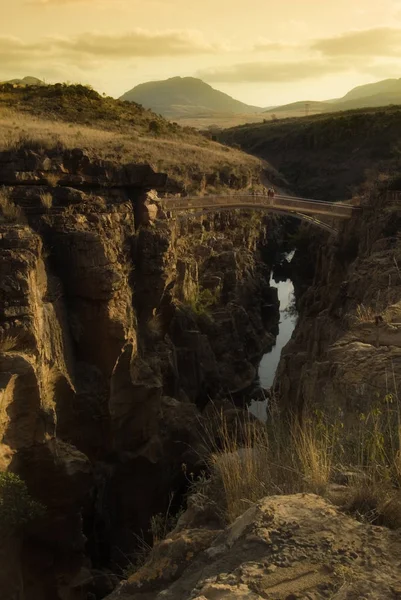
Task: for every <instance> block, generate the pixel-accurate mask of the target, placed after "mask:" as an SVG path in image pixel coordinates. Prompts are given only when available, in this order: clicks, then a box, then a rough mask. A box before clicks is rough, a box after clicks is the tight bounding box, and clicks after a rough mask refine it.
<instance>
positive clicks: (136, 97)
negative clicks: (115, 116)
mask: <svg viewBox="0 0 401 600" xmlns="http://www.w3.org/2000/svg"><path fill="white" fill-rule="evenodd" d="M120 100H128V101H129V102H137V103H138V104H142V106H144V107H145V108H150V109H151V110H153V111H154V112H156V113H159V114H161V115H163V116H164V117H167V118H170V119H172V118H179V117H189V116H191V117H195V116H196V117H202V116H209V115H210V116H211V115H224V114H239V113H248V114H252V113H258V112H262V111H263V109H262V108H259V107H257V106H250V105H249V104H244V103H243V102H240V101H239V100H235V99H234V98H231V96H229V95H228V94H225V93H224V92H220V91H218V90H215V89H214V88H212V86H210V85H208V84H207V83H205V82H204V81H202V80H201V79H196V78H195V77H172V78H171V79H166V80H164V81H150V82H148V83H142V84H140V85H137V86H136V87H134V88H133V89H132V90H130V91H129V92H126V93H125V94H124V95H123V96H121V98H120Z"/></svg>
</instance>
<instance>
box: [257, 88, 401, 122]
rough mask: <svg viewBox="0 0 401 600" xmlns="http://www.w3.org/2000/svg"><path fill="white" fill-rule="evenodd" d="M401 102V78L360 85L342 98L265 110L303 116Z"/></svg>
mask: <svg viewBox="0 0 401 600" xmlns="http://www.w3.org/2000/svg"><path fill="white" fill-rule="evenodd" d="M390 104H401V79H384V80H383V81H377V82H375V83H369V84H367V85H360V86H357V87H355V88H353V89H352V90H350V91H349V92H348V93H347V94H345V96H343V97H342V98H335V99H333V100H325V101H323V102H316V101H313V100H312V101H311V100H302V101H299V102H292V103H291V104H284V105H282V106H276V107H275V108H274V109H270V110H267V111H265V112H266V113H267V114H268V115H273V114H274V115H275V116H276V117H277V118H281V119H282V118H287V117H303V116H305V114H307V113H309V114H320V113H331V112H339V111H344V110H352V109H358V108H374V107H379V106H388V105H390Z"/></svg>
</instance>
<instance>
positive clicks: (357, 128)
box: [220, 107, 401, 200]
mask: <svg viewBox="0 0 401 600" xmlns="http://www.w3.org/2000/svg"><path fill="white" fill-rule="evenodd" d="M220 139H221V140H222V141H223V142H225V143H228V144H236V145H239V146H240V147H241V148H242V149H243V150H245V151H246V152H250V153H252V154H255V155H256V156H258V157H260V158H263V159H264V160H267V161H269V162H270V163H271V164H272V166H273V167H274V168H275V169H277V170H278V171H280V173H281V174H282V175H283V176H284V177H285V178H286V179H287V181H288V184H289V185H290V186H291V187H292V188H293V189H295V190H297V192H298V193H299V194H302V195H305V196H309V197H312V198H321V199H325V200H341V199H346V198H350V197H352V193H353V191H355V187H357V186H360V185H361V184H362V183H365V182H367V181H369V180H372V179H375V178H377V177H378V176H379V174H380V176H381V177H383V176H387V175H389V176H391V175H392V174H393V173H394V172H396V170H397V169H398V167H399V160H400V153H401V107H388V108H380V109H361V110H357V111H349V112H343V113H339V114H329V115H314V116H311V117H304V118H300V119H295V118H294V119H286V120H281V121H271V122H266V123H253V124H248V125H244V126H240V127H235V128H232V129H226V130H224V131H223V132H222V133H221V135H220Z"/></svg>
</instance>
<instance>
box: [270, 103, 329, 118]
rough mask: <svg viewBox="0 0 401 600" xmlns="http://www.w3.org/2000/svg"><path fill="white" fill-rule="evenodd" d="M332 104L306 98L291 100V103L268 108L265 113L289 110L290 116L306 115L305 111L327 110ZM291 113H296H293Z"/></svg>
mask: <svg viewBox="0 0 401 600" xmlns="http://www.w3.org/2000/svg"><path fill="white" fill-rule="evenodd" d="M330 108H332V107H331V105H330V104H329V103H328V102H318V101H315V100H305V101H302V100H301V101H299V102H291V103H290V104H283V105H282V106H274V107H272V108H269V109H266V110H265V111H264V113H270V114H274V113H278V112H288V113H289V116H297V115H298V113H300V115H299V116H301V115H302V116H303V115H305V111H306V110H308V111H312V112H313V113H318V112H325V111H327V110H329V109H330ZM291 113H294V114H292V115H291Z"/></svg>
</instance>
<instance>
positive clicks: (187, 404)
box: [0, 150, 277, 600]
mask: <svg viewBox="0 0 401 600" xmlns="http://www.w3.org/2000/svg"><path fill="white" fill-rule="evenodd" d="M0 183H1V184H3V185H5V188H4V190H5V192H6V195H7V197H8V199H9V201H10V202H11V203H12V204H11V205H12V206H14V208H15V207H16V209H15V211H14V213H13V214H11V215H10V214H8V216H7V215H5V214H3V217H0V219H1V222H0V436H1V438H0V461H1V469H2V470H7V469H9V470H12V471H14V472H16V473H17V474H19V475H20V476H21V477H22V478H23V479H24V480H25V481H26V482H27V485H28V489H29V492H30V493H31V494H32V495H33V496H34V497H35V498H37V499H38V500H40V501H41V502H42V503H43V504H44V506H45V507H46V512H45V515H44V516H43V517H42V519H41V520H40V522H35V523H33V524H32V525H31V526H30V527H29V528H28V529H27V530H26V531H25V532H24V536H23V537H22V538H20V539H19V538H18V539H17V538H16V537H14V538H13V539H12V540H11V539H10V540H8V541H6V542H5V541H4V540H3V541H2V544H3V545H4V544H5V546H4V551H3V549H2V551H1V552H0V560H1V561H2V560H3V558H4V561H5V563H1V564H0V571H4V572H8V573H10V577H9V579H7V581H8V583H7V585H8V587H4V586H5V585H6V584H4V586H3V589H2V590H1V594H0V595H1V597H2V598H4V600H9V599H10V600H11V599H12V598H14V597H17V596H18V597H19V598H21V599H23V600H56V599H61V598H63V600H75V599H77V600H78V599H79V600H80V599H81V598H82V593H83V591H82V590H83V589H85V590H90V591H91V593H93V594H95V597H96V598H101V597H102V595H104V593H105V591H104V590H108V591H110V585H111V586H112V581H111V580H110V579H107V577H106V580H107V581H104V585H103V584H102V585H100V584H99V585H98V582H99V581H102V577H101V576H100V575H99V572H98V569H99V568H103V567H105V566H110V565H124V563H125V561H126V558H125V557H126V555H127V554H129V553H130V552H131V551H132V550H133V549H134V547H135V545H136V538H135V535H134V534H135V533H137V532H140V531H144V532H147V530H148V527H149V519H150V517H151V516H152V515H154V514H156V513H158V512H160V511H163V510H165V508H166V505H167V504H168V502H169V494H170V493H171V492H173V491H175V492H177V494H178V495H179V494H180V493H181V492H182V491H183V487H184V486H185V484H186V482H185V478H184V476H183V474H182V471H181V464H182V463H183V462H185V463H187V464H188V465H189V466H190V468H192V467H194V466H196V464H197V463H199V455H200V450H199V446H200V443H201V437H200V433H199V427H198V423H199V419H200V411H201V410H202V408H203V407H204V406H205V405H206V404H207V403H208V401H209V399H210V398H217V397H219V395H221V396H224V395H225V394H226V393H227V392H236V391H238V390H241V389H243V388H245V387H246V386H247V385H249V384H250V383H251V382H252V380H253V379H254V376H255V363H256V361H257V359H258V358H259V357H260V355H261V354H262V353H263V351H264V350H265V348H266V346H268V345H269V344H272V343H273V341H274V336H272V335H271V334H269V333H268V330H269V329H273V328H274V326H275V325H276V320H277V297H276V295H275V293H274V291H272V290H270V288H269V285H268V281H269V278H268V275H269V272H268V271H269V269H268V267H266V265H264V264H263V263H262V261H261V260H260V259H259V258H258V252H257V247H258V244H259V243H260V242H261V240H262V239H263V236H264V233H265V228H266V227H269V221H265V222H264V223H261V222H260V221H259V220H258V221H256V220H252V219H247V218H243V217H242V216H240V215H236V214H235V215H232V216H228V215H223V216H221V217H217V216H216V217H209V218H204V219H203V220H200V221H199V220H198V221H196V222H195V221H191V220H186V219H181V220H180V219H178V220H176V221H169V220H166V218H165V215H164V214H162V212H161V211H160V210H159V208H158V204H157V195H155V194H150V195H149V194H147V193H146V192H147V190H149V188H150V187H155V188H158V189H162V188H163V185H164V184H165V177H164V176H163V175H162V174H157V173H154V172H153V170H152V169H150V167H146V168H145V167H142V166H135V165H133V166H132V167H127V166H125V167H123V168H121V169H120V170H119V168H118V166H116V165H114V164H111V163H106V162H104V161H103V162H99V161H98V162H96V161H95V162H94V161H91V160H90V158H89V157H88V156H87V155H86V154H85V153H83V152H82V151H80V150H72V151H63V152H58V153H57V152H56V151H55V152H52V153H46V152H44V151H37V152H33V151H26V152H23V151H20V152H19V153H17V154H16V155H15V154H12V153H3V154H2V155H0ZM18 209H20V210H21V211H22V213H21V212H18ZM24 215H25V222H22V217H24ZM158 217H160V218H158ZM7 219H9V220H8V221H7ZM12 221H14V223H13V222H12ZM15 221H16V222H15ZM8 547H9V548H10V550H9V551H8V550H7V548H8ZM9 556H13V557H14V558H13V561H12V562H13V567H12V568H9V565H8V562H7V561H8V557H9ZM6 565H7V566H6ZM93 569H95V570H96V569H97V571H93ZM16 582H17V583H16ZM83 582H86V583H85V584H84V583H83ZM88 582H89V583H88ZM97 585H98V587H99V588H102V590H103V591H102V590H99V589H97V587H96V586H97ZM102 586H103V587H102ZM95 588H96V589H95Z"/></svg>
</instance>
